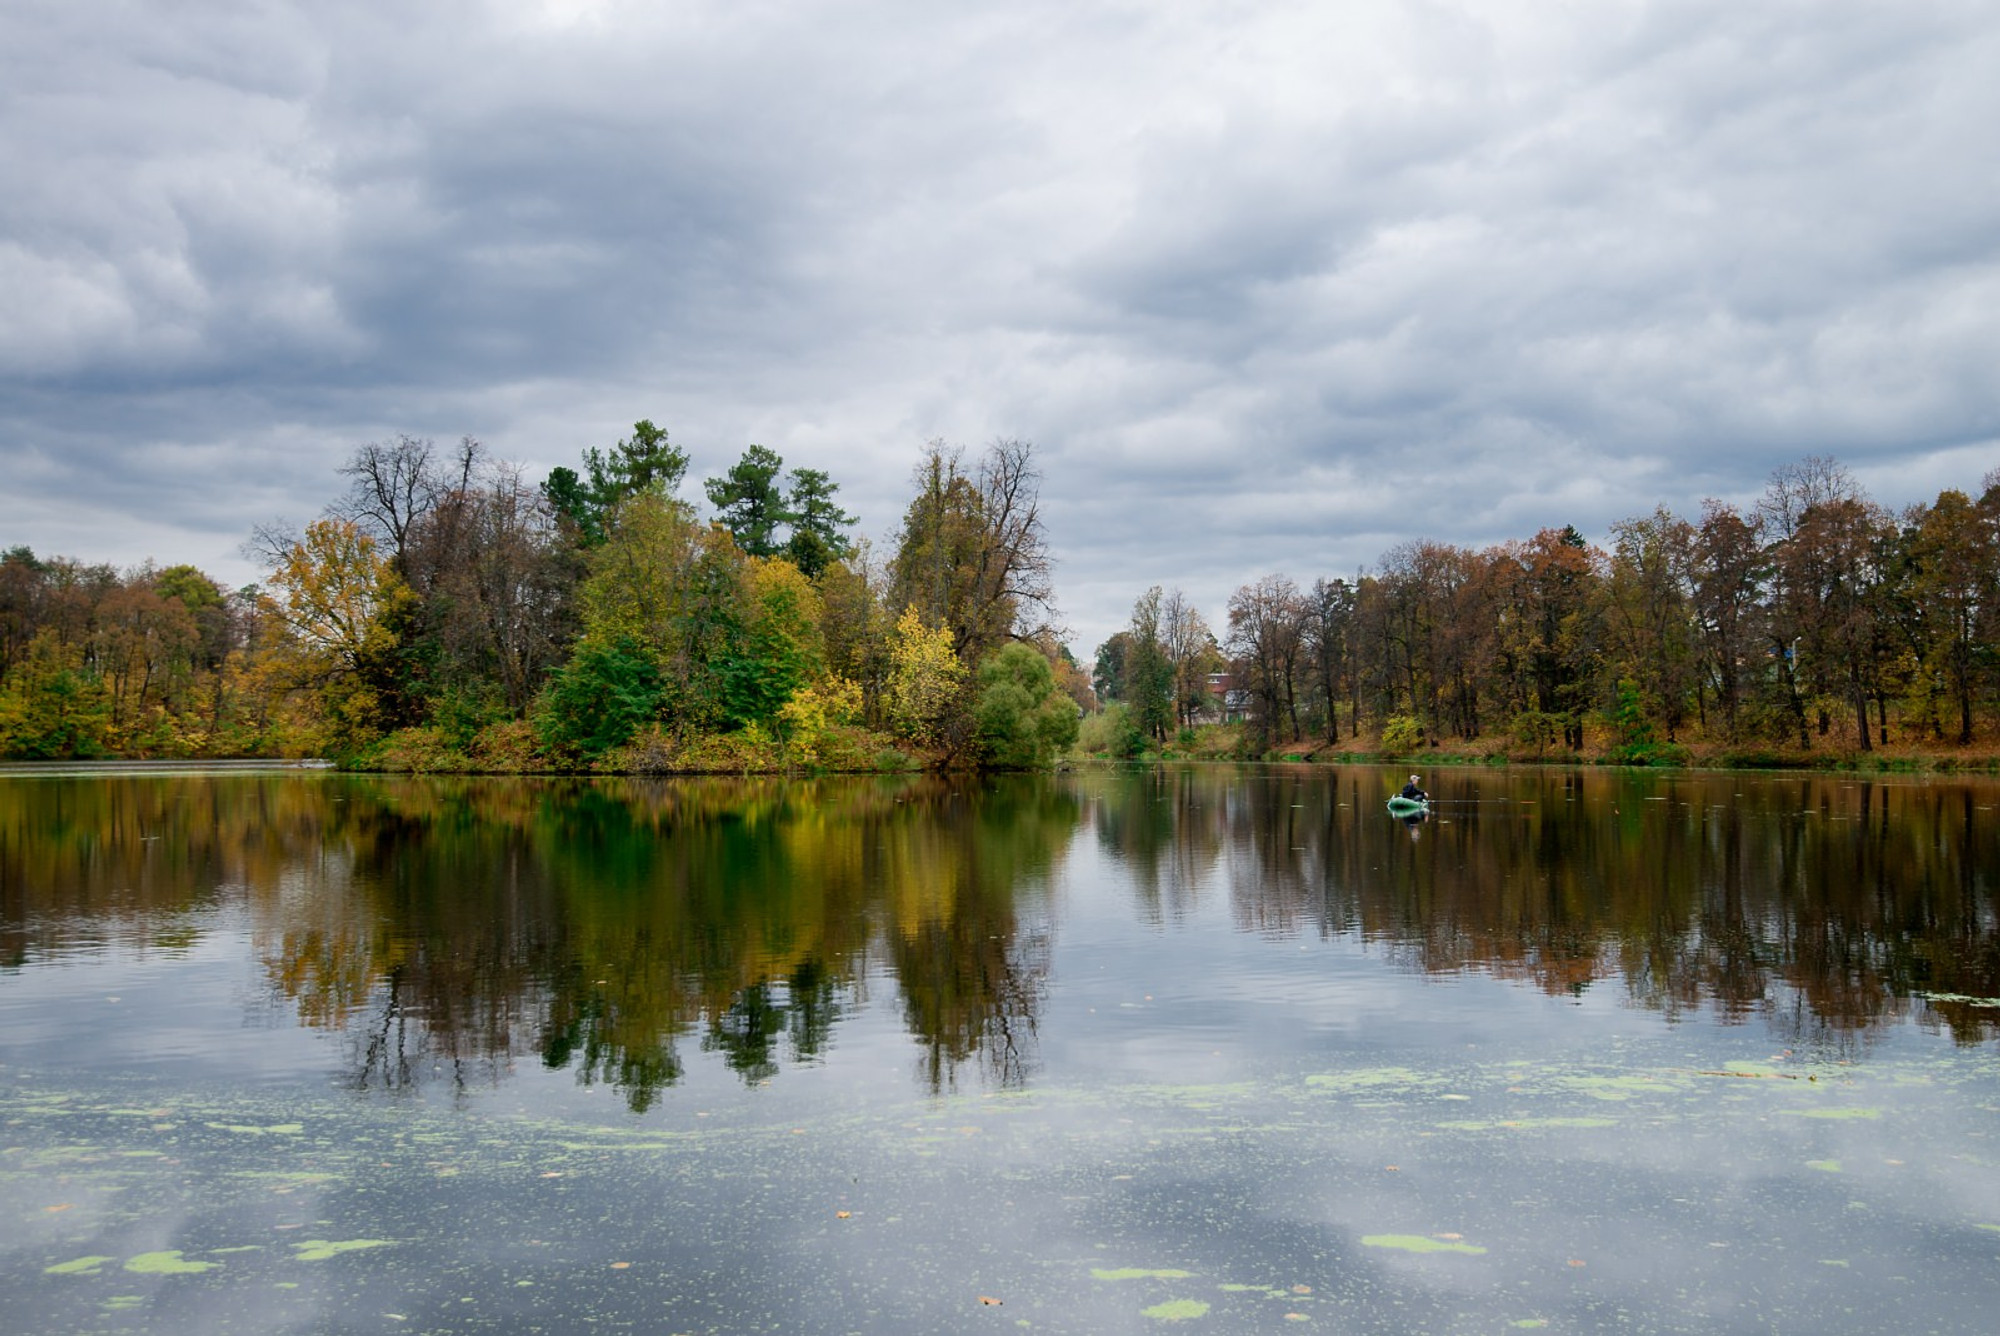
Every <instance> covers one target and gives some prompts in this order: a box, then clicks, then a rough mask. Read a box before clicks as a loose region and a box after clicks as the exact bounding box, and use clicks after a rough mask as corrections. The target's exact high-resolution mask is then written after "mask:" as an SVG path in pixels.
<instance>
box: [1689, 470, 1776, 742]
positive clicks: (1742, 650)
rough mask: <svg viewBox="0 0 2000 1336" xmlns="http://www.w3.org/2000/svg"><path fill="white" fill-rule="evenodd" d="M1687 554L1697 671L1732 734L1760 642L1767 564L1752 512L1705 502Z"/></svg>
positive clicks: (1739, 714)
mask: <svg viewBox="0 0 2000 1336" xmlns="http://www.w3.org/2000/svg"><path fill="white" fill-rule="evenodd" d="M1689 556H1690V568H1689V580H1690V582H1691V585H1692V589H1691V599H1692V611H1693V615H1694V624H1695V631H1696V638H1697V643H1698V646H1699V661H1700V664H1701V671H1702V673H1703V676H1704V677H1705V678H1706V680H1707V682H1708V685H1709V689H1710V690H1711V691H1712V692H1713V693H1714V695H1715V699H1716V702H1717V704H1718V705H1719V706H1720V707H1721V710H1722V725H1723V730H1724V731H1725V732H1726V733H1727V734H1728V736H1730V737H1731V738H1734V737H1736V736H1737V735H1738V730H1739V727H1740V717H1741V713H1742V705H1743V700H1744V695H1745V691H1746V688H1747V686H1748V685H1749V684H1748V683H1746V682H1745V681H1744V674H1745V673H1746V671H1748V670H1749V667H1750V665H1752V663H1753V662H1754V656H1755V655H1757V653H1758V647H1759V645H1760V644H1761V643H1762V640H1761V633H1760V627H1761V623H1762V618H1763V600H1762V591H1763V585H1764V581H1765V579H1766V578H1767V566H1766V561H1765V557H1764V546H1763V542H1762V536H1761V533H1760V531H1759V522H1758V520H1757V518H1756V516H1755V515H1754V514H1753V515H1751V516H1748V517H1746V516H1744V515H1743V514H1742V513H1740V512H1739V511H1738V510H1737V509H1736V508H1735V507H1734V506H1730V505H1725V504H1724V503H1723V502H1720V501H1716V500H1709V501H1706V502H1703V503H1702V512H1701V525H1700V527H1699V528H1698V529H1697V530H1696V531H1695V535H1694V545H1693V549H1692V551H1691V552H1690V554H1689Z"/></svg>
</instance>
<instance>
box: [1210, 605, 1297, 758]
mask: <svg viewBox="0 0 2000 1336" xmlns="http://www.w3.org/2000/svg"><path fill="white" fill-rule="evenodd" d="M1304 614H1305V607H1304V601H1303V600H1302V599H1301V598H1300V597H1299V590H1298V586H1297V585H1296V584H1294V583H1293V582H1292V580H1291V577H1289V576H1285V575H1267V576H1265V577H1263V578H1262V579H1261V580H1258V581H1257V582H1256V583H1255V584H1248V585H1244V586H1242V587H1241V588H1239V589H1238V590H1237V591H1236V592H1235V593H1234V594H1232V595H1230V597H1229V641H1228V644H1229V650H1230V652H1231V653H1232V654H1233V655H1234V656H1235V665H1236V673H1237V676H1238V677H1240V678H1241V679H1242V681H1243V683H1244V686H1245V687H1246V688H1247V689H1248V690H1249V692H1250V697H1251V700H1252V702H1253V707H1252V710H1251V714H1250V725H1251V727H1252V729H1254V730H1255V732H1256V733H1257V735H1258V736H1259V737H1261V738H1263V739H1264V740H1265V742H1266V743H1277V742H1284V741H1290V740H1292V739H1296V738H1298V737H1299V736H1300V727H1299V667H1300V663H1301V653H1302V651H1303V649H1304V646H1305V638H1304V635H1303V629H1304V620H1305V615H1304Z"/></svg>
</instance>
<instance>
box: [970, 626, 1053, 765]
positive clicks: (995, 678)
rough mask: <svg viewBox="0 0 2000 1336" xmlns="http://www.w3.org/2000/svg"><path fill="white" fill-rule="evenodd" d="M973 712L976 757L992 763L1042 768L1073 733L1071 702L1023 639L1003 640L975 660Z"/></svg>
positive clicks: (1048, 763)
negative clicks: (976, 684)
mask: <svg viewBox="0 0 2000 1336" xmlns="http://www.w3.org/2000/svg"><path fill="white" fill-rule="evenodd" d="M973 717H974V732H975V737H976V738H977V740H978V744H979V752H980V759H981V761H982V762H983V763H984V764H986V765H988V766H991V767H994V768H997V769H1003V770H1041V769H1046V768H1047V767H1048V766H1049V765H1050V764H1052V763H1053V762H1054V761H1055V759H1056V758H1057V757H1058V756H1060V755H1061V754H1062V753H1063V752H1064V751H1065V750H1067V749H1068V748H1069V746H1070V744H1071V743H1073V742H1075V741H1076V737H1077V721H1078V712H1077V708H1076V702H1075V701H1073V700H1071V699H1070V698H1069V696H1068V694H1067V693H1065V692H1063V691H1062V690H1061V689H1060V688H1058V687H1057V685H1056V680H1055V675H1054V673H1053V672H1051V671H1050V669H1049V661H1048V659H1046V658H1045V657H1043V656H1042V655H1041V654H1040V653H1039V652H1037V651H1036V650H1035V649H1033V648H1032V647H1030V646H1028V645H1022V644H1013V645H1003V646H1001V647H1000V649H998V650H997V651H995V652H994V653H993V654H992V655H991V656H989V657H988V658H987V660H986V661H985V662H984V663H982V664H980V665H979V699H978V703H977V705H975V706H974V710H973Z"/></svg>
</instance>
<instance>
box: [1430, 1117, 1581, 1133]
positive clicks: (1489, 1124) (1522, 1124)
mask: <svg viewBox="0 0 2000 1336" xmlns="http://www.w3.org/2000/svg"><path fill="white" fill-rule="evenodd" d="M1437 1126H1438V1127H1439V1128H1440V1129H1442V1130H1444V1131H1447V1132H1493V1131H1503V1130H1504V1131H1510V1132H1512V1131H1528V1132H1532V1131H1536V1130H1538V1129H1541V1128H1549V1127H1583V1128H1592V1127H1616V1126H1618V1120H1617V1119H1616V1118H1592V1117H1579V1118H1500V1119H1494V1120H1491V1121H1482V1120H1479V1119H1476V1118H1461V1119H1456V1120H1454V1121H1452V1122H1446V1123H1439V1124H1437Z"/></svg>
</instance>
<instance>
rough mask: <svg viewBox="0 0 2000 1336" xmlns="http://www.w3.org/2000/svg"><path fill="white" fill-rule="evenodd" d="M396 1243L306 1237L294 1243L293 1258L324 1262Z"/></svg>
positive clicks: (381, 1240)
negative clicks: (330, 1258) (342, 1255)
mask: <svg viewBox="0 0 2000 1336" xmlns="http://www.w3.org/2000/svg"><path fill="white" fill-rule="evenodd" d="M395 1245H396V1240H394V1239H341V1240H340V1241H338V1242H333V1241H331V1240H328V1239H306V1240H304V1241H302V1242H299V1243H294V1244H293V1245H292V1247H293V1249H294V1250H295V1251H294V1252H293V1254H292V1260H293V1261H294V1262H324V1261H325V1260H326V1259H327V1258H329V1257H338V1256H340V1255H341V1254H342V1253H351V1252H364V1251H366V1250H367V1249H369V1248H393V1247H394V1246H395Z"/></svg>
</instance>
